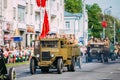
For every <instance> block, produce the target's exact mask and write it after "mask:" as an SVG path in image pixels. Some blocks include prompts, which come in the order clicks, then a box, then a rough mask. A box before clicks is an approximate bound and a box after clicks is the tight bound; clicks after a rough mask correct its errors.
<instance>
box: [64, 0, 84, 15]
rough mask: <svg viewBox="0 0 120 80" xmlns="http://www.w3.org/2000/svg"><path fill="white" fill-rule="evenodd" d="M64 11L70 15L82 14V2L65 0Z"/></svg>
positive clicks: (79, 0)
mask: <svg viewBox="0 0 120 80" xmlns="http://www.w3.org/2000/svg"><path fill="white" fill-rule="evenodd" d="M65 11H67V12H70V13H80V12H82V0H65Z"/></svg>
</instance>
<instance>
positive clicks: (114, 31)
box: [114, 20, 116, 44]
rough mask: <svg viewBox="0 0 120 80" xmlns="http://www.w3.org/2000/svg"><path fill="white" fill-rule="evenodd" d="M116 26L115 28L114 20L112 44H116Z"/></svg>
mask: <svg viewBox="0 0 120 80" xmlns="http://www.w3.org/2000/svg"><path fill="white" fill-rule="evenodd" d="M115 30H116V26H115V20H114V44H115V43H116V31H115Z"/></svg>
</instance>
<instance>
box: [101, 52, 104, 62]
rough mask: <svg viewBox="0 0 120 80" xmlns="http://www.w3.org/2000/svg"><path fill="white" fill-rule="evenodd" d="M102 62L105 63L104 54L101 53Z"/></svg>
mask: <svg viewBox="0 0 120 80" xmlns="http://www.w3.org/2000/svg"><path fill="white" fill-rule="evenodd" d="M101 62H102V63H104V55H103V54H101Z"/></svg>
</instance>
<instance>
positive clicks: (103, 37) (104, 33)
mask: <svg viewBox="0 0 120 80" xmlns="http://www.w3.org/2000/svg"><path fill="white" fill-rule="evenodd" d="M110 8H112V6H109V7H108V8H106V9H105V10H104V12H103V13H104V16H103V21H105V14H106V12H105V11H108V10H109V9H110ZM103 38H105V28H103Z"/></svg>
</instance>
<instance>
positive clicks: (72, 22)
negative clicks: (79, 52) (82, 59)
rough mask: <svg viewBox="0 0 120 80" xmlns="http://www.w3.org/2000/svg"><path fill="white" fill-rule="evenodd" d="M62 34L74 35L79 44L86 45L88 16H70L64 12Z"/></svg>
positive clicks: (70, 14)
mask: <svg viewBox="0 0 120 80" xmlns="http://www.w3.org/2000/svg"><path fill="white" fill-rule="evenodd" d="M84 21H85V22H84ZM63 33H64V34H75V37H76V39H77V40H78V42H79V43H82V44H83V45H87V41H88V16H87V13H86V14H85V17H83V14H82V13H78V14H72V13H69V12H64V30H63Z"/></svg>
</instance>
